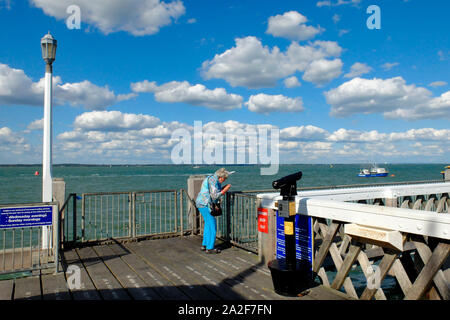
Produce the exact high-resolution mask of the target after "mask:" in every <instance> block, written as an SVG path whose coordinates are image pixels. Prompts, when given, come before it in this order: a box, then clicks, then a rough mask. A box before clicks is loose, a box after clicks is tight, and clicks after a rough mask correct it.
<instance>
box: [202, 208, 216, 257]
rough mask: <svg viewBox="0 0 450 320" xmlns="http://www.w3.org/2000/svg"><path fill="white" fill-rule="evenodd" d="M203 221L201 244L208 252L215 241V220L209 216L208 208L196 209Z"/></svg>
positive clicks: (212, 247)
mask: <svg viewBox="0 0 450 320" xmlns="http://www.w3.org/2000/svg"><path fill="white" fill-rule="evenodd" d="M198 210H199V211H200V213H201V214H202V216H203V220H204V221H205V227H204V229H203V243H202V245H204V246H205V247H206V249H208V250H212V249H214V242H215V241H216V233H217V228H216V219H215V218H214V217H213V216H212V215H211V210H210V209H209V207H200V208H198Z"/></svg>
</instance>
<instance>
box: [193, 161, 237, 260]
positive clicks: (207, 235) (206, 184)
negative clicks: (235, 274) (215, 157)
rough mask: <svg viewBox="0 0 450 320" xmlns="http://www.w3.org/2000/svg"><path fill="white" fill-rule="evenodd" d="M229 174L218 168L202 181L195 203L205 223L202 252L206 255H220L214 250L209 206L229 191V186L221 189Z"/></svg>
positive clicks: (214, 227)
mask: <svg viewBox="0 0 450 320" xmlns="http://www.w3.org/2000/svg"><path fill="white" fill-rule="evenodd" d="M228 175H229V172H228V171H226V170H225V168H220V169H219V170H217V171H216V172H215V173H214V175H212V176H208V177H206V178H205V180H203V183H202V188H201V189H200V192H199V194H198V196H197V199H196V201H195V203H196V205H197V208H198V210H199V211H200V213H201V214H202V216H203V220H204V221H205V228H204V229H203V243H202V250H203V251H206V253H220V250H219V249H217V248H216V249H214V242H215V241H216V232H217V229H216V219H215V218H214V217H213V216H212V215H211V209H210V205H211V204H212V203H213V202H214V203H217V202H218V201H219V199H220V197H221V196H223V195H224V194H225V193H226V192H227V191H228V190H230V187H231V184H227V185H226V186H225V187H224V188H223V189H222V183H224V182H225V180H226V179H227V178H228Z"/></svg>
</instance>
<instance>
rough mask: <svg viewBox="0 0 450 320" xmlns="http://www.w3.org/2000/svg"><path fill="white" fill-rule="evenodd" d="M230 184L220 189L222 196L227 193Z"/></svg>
mask: <svg viewBox="0 0 450 320" xmlns="http://www.w3.org/2000/svg"><path fill="white" fill-rule="evenodd" d="M230 188H231V184H227V185H226V186H225V187H223V188H222V194H225V193H227V191H228V190H230Z"/></svg>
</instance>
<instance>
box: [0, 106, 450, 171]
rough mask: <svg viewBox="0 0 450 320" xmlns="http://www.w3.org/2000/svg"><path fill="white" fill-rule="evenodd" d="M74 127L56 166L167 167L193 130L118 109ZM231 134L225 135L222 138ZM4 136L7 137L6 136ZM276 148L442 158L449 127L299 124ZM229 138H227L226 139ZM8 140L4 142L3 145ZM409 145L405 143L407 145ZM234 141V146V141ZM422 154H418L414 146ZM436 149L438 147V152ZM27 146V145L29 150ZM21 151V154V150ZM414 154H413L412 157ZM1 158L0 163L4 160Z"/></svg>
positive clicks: (332, 157) (62, 137) (238, 130)
mask: <svg viewBox="0 0 450 320" xmlns="http://www.w3.org/2000/svg"><path fill="white" fill-rule="evenodd" d="M73 127H74V129H73V130H72V131H67V132H63V133H61V134H59V135H58V136H57V138H56V140H55V150H56V151H55V155H64V157H65V158H64V159H62V160H60V162H64V161H65V162H67V161H70V160H71V159H72V161H76V162H83V163H84V162H86V163H114V162H118V163H149V162H150V161H152V162H155V163H161V162H166V163H170V161H171V160H170V152H171V150H172V148H173V147H174V146H175V145H176V144H178V143H179V142H180V139H177V138H172V137H171V134H172V132H173V131H174V130H176V129H180V128H183V129H185V130H187V132H189V133H190V134H191V137H193V126H192V125H189V124H187V123H180V122H176V121H173V122H162V121H160V120H159V119H158V118H156V117H153V116H151V115H143V114H130V113H122V112H119V111H101V112H99V111H92V112H85V113H83V114H82V115H80V116H78V117H77V118H76V119H75V121H74V123H73ZM262 128H265V129H271V128H275V127H274V126H273V125H271V124H247V123H242V122H239V121H234V120H228V121H225V122H216V121H212V122H207V123H203V132H204V133H206V132H208V131H210V130H215V131H217V130H218V131H220V132H222V133H223V134H224V139H225V141H223V142H221V141H213V140H211V139H207V138H205V137H204V138H205V139H206V140H204V147H206V146H207V145H208V146H214V145H216V144H217V145H218V146H220V147H223V148H225V149H226V148H228V147H231V148H234V147H233V144H230V143H228V141H231V142H233V141H234V140H233V139H236V138H238V137H242V136H243V135H244V136H245V135H246V134H250V133H252V132H255V133H256V132H258V129H262ZM225 134H229V135H230V136H229V137H225ZM5 137H6V138H5ZM279 137H280V141H279V148H280V154H282V155H283V156H282V157H283V158H281V159H280V160H282V161H283V160H290V159H292V160H291V161H294V162H298V159H300V158H301V159H303V160H305V161H307V160H314V161H319V162H325V163H326V162H328V163H330V162H331V163H335V162H338V161H344V162H345V161H347V162H355V161H366V160H367V159H368V158H371V159H372V158H375V157H380V158H381V159H383V161H389V160H390V159H397V160H398V159H400V160H401V159H407V160H408V161H412V158H411V156H415V157H416V158H414V159H421V160H422V161H424V157H428V158H429V159H433V160H436V159H441V158H442V157H444V156H445V154H446V152H450V129H440V130H439V129H433V128H419V129H410V130H407V131H404V132H401V131H399V132H391V133H388V132H379V131H377V130H368V131H360V130H353V129H344V128H341V129H338V130H336V131H334V132H331V133H330V132H328V131H327V130H325V129H323V128H319V127H316V126H313V125H301V126H291V127H287V128H282V129H281V130H280V135H279ZM227 138H228V139H229V140H226V139H227ZM5 141H7V142H5ZM405 142H408V143H405ZM6 143H8V147H9V148H10V149H11V148H13V147H14V148H16V150H18V149H19V148H18V147H15V145H16V144H17V143H19V145H20V143H22V145H25V144H26V143H25V141H24V140H23V139H22V138H20V137H19V136H18V135H17V134H15V133H13V132H12V131H11V130H10V129H9V128H7V129H4V128H2V129H0V149H1V148H2V147H3V148H5V146H6ZM233 143H234V142H233ZM418 143H420V146H421V147H420V150H424V151H426V152H425V153H424V154H420V153H417V150H416V149H417V146H418ZM436 146H439V148H437V147H436ZM257 147H258V146H257V145H251V146H250V145H248V144H247V146H246V147H245V148H243V149H242V148H240V149H239V150H238V153H243V152H247V154H248V152H250V151H251V152H257ZM28 148H29V146H28ZM22 149H23V150H25V149H24V148H23V147H22ZM414 152H416V153H414ZM2 159H3V158H2V155H1V154H0V161H1V160H2Z"/></svg>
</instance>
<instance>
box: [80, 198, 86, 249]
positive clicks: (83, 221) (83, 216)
mask: <svg viewBox="0 0 450 320" xmlns="http://www.w3.org/2000/svg"><path fill="white" fill-rule="evenodd" d="M85 209H86V197H85V196H84V194H82V195H81V242H84V240H85V239H84V236H85V234H84V232H85V230H84V229H85V218H86V217H85Z"/></svg>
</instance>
